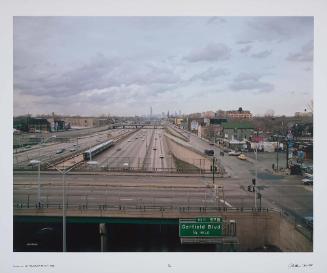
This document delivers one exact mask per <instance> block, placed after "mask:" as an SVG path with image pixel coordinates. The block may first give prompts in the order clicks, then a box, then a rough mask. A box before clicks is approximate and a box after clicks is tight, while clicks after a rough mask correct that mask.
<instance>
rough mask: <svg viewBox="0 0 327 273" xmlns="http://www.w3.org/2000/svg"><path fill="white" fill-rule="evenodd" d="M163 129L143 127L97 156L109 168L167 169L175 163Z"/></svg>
mask: <svg viewBox="0 0 327 273" xmlns="http://www.w3.org/2000/svg"><path fill="white" fill-rule="evenodd" d="M163 132H164V131H163V129H142V130H138V131H136V132H135V133H133V134H131V135H129V136H128V137H127V138H125V139H123V140H122V141H120V142H119V143H117V144H116V145H115V146H113V147H111V148H109V149H108V150H106V151H104V152H102V153H101V154H99V155H97V156H95V157H94V158H93V160H95V161H97V162H98V164H99V166H100V167H101V168H107V169H109V170H115V169H124V170H136V171H139V170H144V171H149V170H151V171H167V170H168V169H173V168H174V167H175V164H174V162H173V159H172V157H171V156H170V154H169V150H168V147H167V144H166V141H165V138H164V134H163Z"/></svg>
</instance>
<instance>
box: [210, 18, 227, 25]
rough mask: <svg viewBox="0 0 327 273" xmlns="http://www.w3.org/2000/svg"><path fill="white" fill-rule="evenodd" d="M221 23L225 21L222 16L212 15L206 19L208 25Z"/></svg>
mask: <svg viewBox="0 0 327 273" xmlns="http://www.w3.org/2000/svg"><path fill="white" fill-rule="evenodd" d="M221 23H226V19H224V18H223V17H217V16H213V17H210V18H209V19H208V20H207V24H208V25H210V24H221Z"/></svg>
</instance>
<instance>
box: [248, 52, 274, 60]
mask: <svg viewBox="0 0 327 273" xmlns="http://www.w3.org/2000/svg"><path fill="white" fill-rule="evenodd" d="M270 54H271V50H264V51H260V52H258V53H254V54H252V55H251V57H253V58H257V59H262V58H266V57H268V56H269V55H270Z"/></svg>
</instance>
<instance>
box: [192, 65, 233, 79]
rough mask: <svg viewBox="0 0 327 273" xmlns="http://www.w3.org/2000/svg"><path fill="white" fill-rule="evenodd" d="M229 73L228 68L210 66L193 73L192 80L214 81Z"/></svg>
mask: <svg viewBox="0 0 327 273" xmlns="http://www.w3.org/2000/svg"><path fill="white" fill-rule="evenodd" d="M226 75H229V72H227V70H226V69H222V68H213V67H210V68H208V69H207V70H206V71H204V72H201V73H198V74H195V75H193V76H192V77H191V78H190V81H196V80H201V81H212V80H214V79H216V78H218V77H222V76H226Z"/></svg>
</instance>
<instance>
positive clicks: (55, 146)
mask: <svg viewBox="0 0 327 273" xmlns="http://www.w3.org/2000/svg"><path fill="white" fill-rule="evenodd" d="M132 131H133V130H132V129H128V130H122V129H113V130H106V131H102V132H99V133H95V134H90V135H85V133H83V132H84V131H82V132H81V136H76V134H75V135H74V137H73V138H70V139H68V141H66V142H57V141H56V138H57V137H56V135H52V136H50V137H49V138H48V140H52V141H51V142H50V141H49V142H48V143H40V144H37V145H34V146H33V147H31V148H30V149H27V150H24V151H21V152H20V153H15V154H14V155H13V157H14V167H15V166H16V167H22V166H27V165H28V164H29V163H30V161H31V160H39V161H41V162H42V163H46V162H49V161H51V160H54V159H57V158H64V157H66V156H70V155H72V154H74V153H78V152H79V151H83V150H85V149H87V148H89V147H92V146H94V145H96V144H99V143H101V142H104V141H106V140H108V139H111V138H114V137H117V136H119V135H123V134H126V133H129V132H132ZM53 141H55V142H53Z"/></svg>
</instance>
